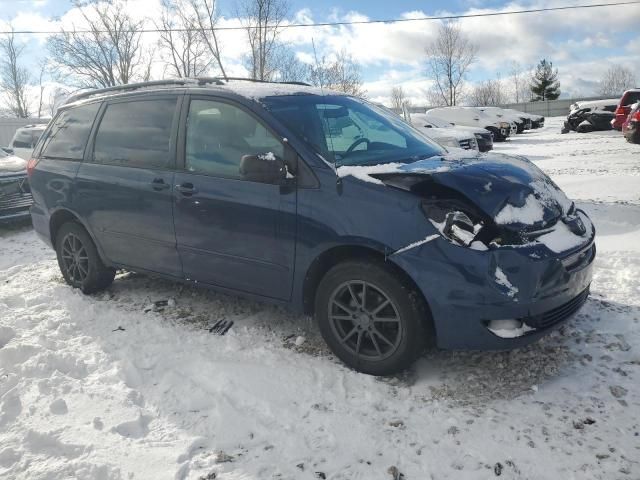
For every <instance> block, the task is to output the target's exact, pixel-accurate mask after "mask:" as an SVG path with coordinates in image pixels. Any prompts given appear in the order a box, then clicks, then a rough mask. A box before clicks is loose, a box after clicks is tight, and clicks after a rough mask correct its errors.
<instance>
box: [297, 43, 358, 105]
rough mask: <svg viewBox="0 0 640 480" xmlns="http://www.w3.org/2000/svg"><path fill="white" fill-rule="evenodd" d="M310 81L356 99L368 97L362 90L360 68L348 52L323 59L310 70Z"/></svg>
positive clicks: (316, 61) (316, 60)
mask: <svg viewBox="0 0 640 480" xmlns="http://www.w3.org/2000/svg"><path fill="white" fill-rule="evenodd" d="M309 80H310V82H311V83H312V84H313V85H316V86H318V87H322V88H329V89H331V90H337V91H339V92H343V93H347V94H349V95H353V96H356V97H364V96H366V93H367V92H366V91H365V90H364V89H363V88H362V84H363V82H362V76H361V75H360V67H359V66H358V64H357V63H356V62H355V61H354V60H353V57H352V56H351V55H349V54H348V53H347V52H346V50H342V51H340V52H338V53H337V54H335V56H333V58H327V57H322V59H321V60H318V58H317V57H316V59H315V64H314V65H313V66H312V67H311V68H310V71H309Z"/></svg>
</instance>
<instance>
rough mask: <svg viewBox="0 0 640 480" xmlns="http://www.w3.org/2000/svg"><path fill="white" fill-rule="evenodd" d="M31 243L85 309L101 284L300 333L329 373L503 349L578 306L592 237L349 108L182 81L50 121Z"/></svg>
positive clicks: (136, 88)
mask: <svg viewBox="0 0 640 480" xmlns="http://www.w3.org/2000/svg"><path fill="white" fill-rule="evenodd" d="M29 172H30V183H31V188H32V192H33V198H34V205H33V207H32V209H31V212H32V219H33V225H34V227H35V230H36V232H37V233H38V234H39V235H40V236H41V237H42V238H43V239H44V240H45V241H46V242H47V243H49V244H50V245H51V246H53V248H55V250H56V254H57V258H58V263H59V265H60V269H61V271H62V274H63V276H64V278H65V280H66V281H67V283H69V284H70V285H71V286H73V287H76V288H79V289H81V290H82V291H83V292H85V293H92V292H96V291H99V290H101V289H104V288H107V287H108V286H109V285H110V283H111V282H112V281H113V280H114V275H115V272H116V270H117V269H126V270H130V271H136V272H141V273H146V274H149V275H152V276H158V277H162V278H167V279H171V280H175V281H181V282H187V283H190V284H194V285H198V286H203V287H207V288H212V289H216V290H219V291H222V292H229V293H233V294H240V295H244V296H247V297H249V298H253V299H259V300H263V301H267V302H271V303H275V304H279V305H284V306H286V307H289V308H291V309H293V310H294V311H296V312H300V313H306V314H309V315H313V316H314V317H315V319H316V321H317V323H318V326H319V329H320V332H321V333H322V335H323V337H324V339H325V340H326V342H327V343H328V345H329V346H330V348H331V349H332V350H333V352H334V353H335V354H336V356H337V357H339V358H340V359H341V360H342V361H343V362H345V363H346V364H347V365H349V366H351V367H353V368H355V369H357V370H359V371H362V372H365V373H369V374H374V375H387V374H392V373H395V372H398V371H400V370H402V369H405V368H407V367H408V366H409V365H411V363H412V362H413V361H414V360H415V359H416V358H417V357H418V356H419V355H420V354H421V352H423V351H424V349H425V348H426V347H428V346H437V347H440V348H444V349H485V350H490V349H511V348H514V347H519V346H522V345H525V344H528V343H530V342H532V341H534V340H536V339H538V338H540V337H541V336H543V335H545V334H547V333H548V332H549V331H551V330H552V329H554V328H555V327H557V326H558V325H561V324H562V323H563V322H564V321H566V320H567V319H568V318H570V317H571V316H572V315H573V314H574V313H575V312H576V311H577V310H578V309H579V308H580V307H581V306H582V305H583V304H584V302H585V301H586V299H587V296H588V293H589V285H590V283H591V278H592V268H593V260H594V257H595V245H594V238H595V229H594V227H593V225H592V224H591V222H590V221H589V219H588V217H587V216H586V214H584V212H582V211H581V210H579V209H577V208H576V207H575V205H574V204H573V202H571V201H570V200H569V199H567V198H566V196H565V195H564V194H563V193H562V192H561V191H560V189H559V188H558V187H557V186H556V185H555V184H554V183H553V182H552V181H551V180H550V179H549V178H548V177H547V176H546V175H545V174H544V173H543V172H542V171H541V170H539V169H538V168H537V167H536V166H535V165H533V164H532V163H531V162H529V161H528V160H526V159H524V158H521V157H509V156H505V155H500V154H493V153H489V154H480V153H477V152H476V153H474V152H468V151H460V152H456V153H454V152H447V151H446V150H444V149H443V148H442V147H440V146H438V145H436V144H434V143H432V142H430V141H429V140H428V139H427V138H425V136H424V135H422V134H420V133H419V132H418V131H417V130H414V129H413V127H411V126H409V125H407V124H406V123H405V122H403V121H402V120H401V119H400V118H399V117H397V116H395V115H392V114H389V113H387V112H385V111H384V109H380V108H378V107H376V106H375V105H373V104H371V103H369V102H367V101H366V100H362V99H358V98H354V97H350V96H347V95H342V94H337V93H333V92H328V91H326V90H319V89H315V88H311V87H308V86H303V85H299V84H286V85H285V84H275V83H255V82H243V81H226V80H220V79H197V80H196V79H184V80H179V81H178V80H176V81H164V82H155V83H154V82H151V83H146V84H138V85H135V84H134V85H129V86H124V87H118V88H111V89H104V90H98V91H94V92H89V93H85V94H81V95H79V96H76V97H75V98H72V99H71V100H70V101H69V102H68V103H67V104H66V105H64V106H63V107H61V108H60V110H59V112H58V114H57V115H56V117H55V118H54V119H53V120H52V121H51V123H50V124H49V127H48V129H47V131H46V132H45V133H44V134H43V136H42V138H41V139H40V141H39V143H38V145H37V146H36V148H35V151H34V158H33V159H32V160H31V161H30V164H29Z"/></svg>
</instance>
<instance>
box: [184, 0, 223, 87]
mask: <svg viewBox="0 0 640 480" xmlns="http://www.w3.org/2000/svg"><path fill="white" fill-rule="evenodd" d="M189 4H190V5H191V9H192V11H193V14H194V15H195V21H196V25H197V27H198V30H197V32H198V35H199V36H200V39H201V40H202V41H203V42H204V43H205V44H206V46H207V48H208V49H209V53H210V54H211V56H212V57H213V58H214V60H215V62H216V64H217V65H218V68H219V69H220V73H221V74H222V76H223V77H224V78H227V74H226V72H225V70H224V66H223V65H222V53H221V45H220V42H219V40H218V36H217V34H216V25H217V23H218V12H217V10H216V0H189Z"/></svg>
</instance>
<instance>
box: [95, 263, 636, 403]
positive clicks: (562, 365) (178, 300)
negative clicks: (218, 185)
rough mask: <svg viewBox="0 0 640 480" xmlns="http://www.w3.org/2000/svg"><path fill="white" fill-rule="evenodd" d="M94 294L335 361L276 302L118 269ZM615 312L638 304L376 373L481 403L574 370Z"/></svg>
mask: <svg viewBox="0 0 640 480" xmlns="http://www.w3.org/2000/svg"><path fill="white" fill-rule="evenodd" d="M97 297H99V299H101V300H108V301H113V302H116V303H117V305H118V306H119V307H120V308H123V309H125V310H130V311H141V310H142V311H144V310H145V309H150V308H151V309H154V310H156V312H155V313H157V314H158V315H160V316H161V317H162V318H163V319H166V320H170V321H177V322H179V323H182V324H184V325H185V327H189V328H196V329H201V330H202V333H203V334H206V335H212V333H210V329H211V327H212V326H213V325H214V324H215V323H216V322H218V321H219V320H227V321H229V320H230V321H233V322H234V327H233V328H234V334H235V335H251V336H254V337H256V338H262V339H264V341H265V342H268V343H269V344H270V345H269V346H270V347H272V348H286V349H291V350H294V351H296V352H298V353H299V354H300V355H312V356H315V357H320V358H323V359H325V360H326V362H327V363H330V364H331V363H332V364H334V365H336V366H338V365H339V364H340V362H339V360H338V359H336V358H335V357H334V356H333V355H332V354H331V352H330V351H329V349H328V348H327V347H326V345H325V343H324V341H323V340H322V338H321V336H320V334H319V331H318V329H317V326H316V325H315V323H314V322H313V321H312V320H311V319H310V318H309V317H306V316H300V315H295V314H293V313H291V312H288V311H287V310H285V309H283V308H280V307H274V306H270V305H266V304H262V303H259V302H254V301H251V300H247V299H244V298H241V297H236V296H232V295H226V294H222V293H217V292H214V291H211V290H206V289H201V288H195V287H191V286H185V285H182V284H178V283H173V282H170V281H165V280H158V279H154V278H150V277H147V276H144V275H139V274H133V273H121V274H119V275H118V277H117V278H116V281H115V282H114V284H113V285H112V286H111V287H110V288H109V290H108V291H106V292H104V293H102V294H98V295H97ZM169 299H171V300H173V301H172V302H169V303H170V304H171V305H164V306H162V307H159V308H154V307H153V305H154V302H156V301H158V300H169ZM621 312H622V314H624V315H629V314H633V315H635V316H636V317H639V316H640V308H638V307H633V306H628V305H622V304H616V303H613V302H608V301H606V302H605V301H604V300H602V299H594V298H591V299H589V301H588V302H587V304H586V305H585V307H583V309H582V310H581V311H580V312H579V313H578V314H577V315H576V316H575V317H574V318H572V319H570V320H569V321H568V322H567V323H566V324H565V325H563V326H562V327H560V328H559V329H558V330H556V331H554V332H553V333H551V334H550V335H549V336H548V337H545V338H543V339H541V340H540V341H538V342H535V343H533V344H532V345H529V346H527V347H524V348H519V349H516V350H512V351H507V352H481V351H470V352H468V351H467V352H465V351H442V350H432V351H429V352H427V353H425V354H424V355H423V356H422V357H421V358H420V359H419V360H418V361H417V362H416V364H415V365H414V366H413V367H412V368H411V369H410V370H409V371H407V372H404V373H402V374H399V375H395V376H391V377H386V378H379V379H378V380H379V381H380V382H383V383H386V384H389V385H390V386H391V387H393V388H394V389H406V390H407V391H410V392H411V394H412V395H414V396H415V397H416V398H421V399H424V400H425V401H433V400H440V401H446V402H447V403H452V404H456V405H462V406H477V407H480V406H482V405H483V404H484V403H486V402H487V401H492V400H499V399H512V398H515V397H518V396H521V395H523V394H526V393H527V392H528V393H532V392H534V391H536V390H537V388H538V387H539V386H540V385H543V384H547V383H552V382H554V380H555V379H557V378H558V377H559V376H560V374H561V372H562V377H563V378H564V377H566V376H567V375H572V373H571V372H572V371H573V370H575V373H574V374H575V375H580V366H581V363H580V360H581V359H582V358H583V357H584V353H583V352H582V346H583V345H585V344H586V343H588V342H587V341H586V340H585V338H587V337H588V336H589V335H593V330H594V324H595V323H597V322H600V320H606V319H605V317H606V316H607V315H609V314H612V313H614V314H616V315H619V314H621ZM629 312H631V313H629ZM606 337H607V338H602V339H601V340H602V341H601V343H603V344H607V343H609V344H610V343H612V342H614V343H615V341H616V340H615V337H613V336H612V335H607V336H606ZM301 338H302V339H303V340H302V341H300V339H301ZM591 343H593V339H591ZM576 369H577V370H576Z"/></svg>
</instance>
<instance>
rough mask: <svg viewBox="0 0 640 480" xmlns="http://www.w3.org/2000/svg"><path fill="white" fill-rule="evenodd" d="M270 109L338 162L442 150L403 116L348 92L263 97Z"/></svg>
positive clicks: (410, 157) (408, 158) (403, 158)
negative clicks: (405, 120)
mask: <svg viewBox="0 0 640 480" xmlns="http://www.w3.org/2000/svg"><path fill="white" fill-rule="evenodd" d="M263 102H264V103H265V104H266V105H267V108H269V110H270V111H271V112H272V113H273V114H274V115H275V116H276V117H277V118H278V119H279V120H280V121H281V122H282V123H284V124H285V125H287V127H289V128H290V129H291V130H292V131H293V132H295V133H296V134H297V135H298V136H299V137H300V138H301V139H303V140H304V141H305V142H306V143H307V144H309V145H310V146H311V147H312V148H313V149H314V150H316V151H317V152H318V153H319V154H320V155H322V156H323V157H324V158H325V159H326V160H328V161H331V162H335V163H336V164H337V165H366V164H370V165H371V164H379V163H387V162H412V161H415V160H418V159H421V158H428V157H432V156H434V155H437V154H440V153H442V152H443V150H442V148H440V147H439V146H437V145H435V144H433V143H431V142H430V141H429V140H428V139H426V138H425V137H424V136H423V135H422V134H420V133H419V132H417V131H416V130H414V129H413V128H412V127H410V126H409V125H408V124H406V123H405V122H404V121H403V120H402V119H401V118H400V117H399V116H397V115H396V114H394V113H392V112H389V111H387V110H386V109H383V108H378V107H376V106H375V105H372V104H369V103H368V102H365V101H362V100H358V99H355V98H351V97H348V96H343V95H336V96H329V95H327V96H322V97H321V96H317V95H289V96H282V97H268V98H264V99H263Z"/></svg>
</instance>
